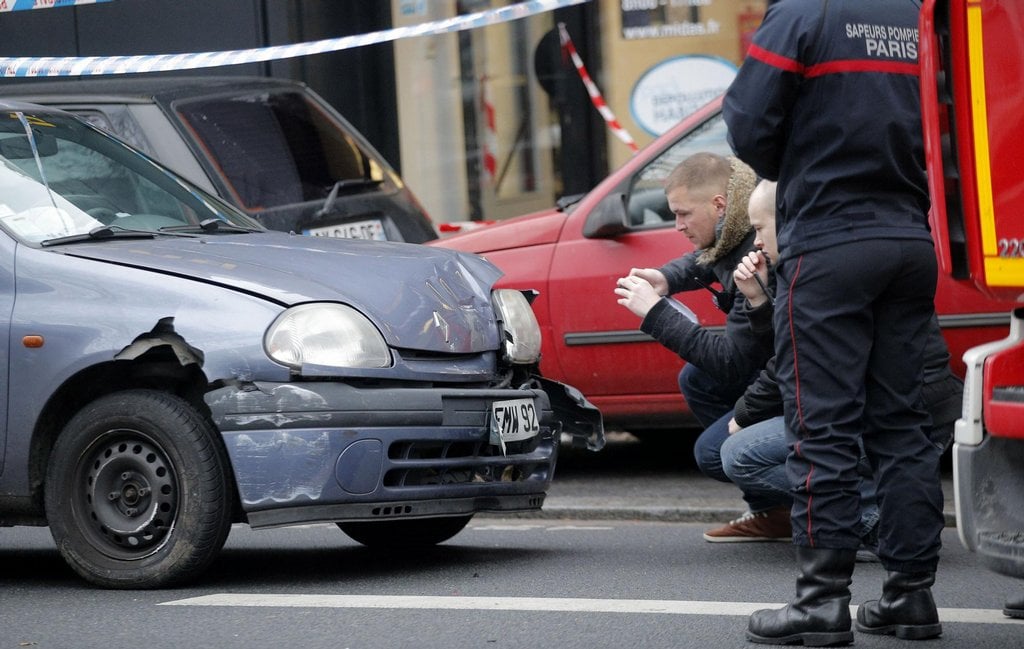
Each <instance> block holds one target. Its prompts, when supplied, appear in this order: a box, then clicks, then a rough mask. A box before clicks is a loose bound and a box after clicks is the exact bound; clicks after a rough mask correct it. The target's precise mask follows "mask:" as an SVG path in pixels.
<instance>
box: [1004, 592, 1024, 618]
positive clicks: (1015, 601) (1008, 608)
mask: <svg viewBox="0 0 1024 649" xmlns="http://www.w3.org/2000/svg"><path fill="white" fill-rule="evenodd" d="M1003 615H1005V616H1006V617H1019V618H1024V593H1022V594H1020V595H1014V596H1011V597H1007V598H1006V605H1004V606H1003Z"/></svg>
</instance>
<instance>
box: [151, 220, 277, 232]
mask: <svg viewBox="0 0 1024 649" xmlns="http://www.w3.org/2000/svg"><path fill="white" fill-rule="evenodd" d="M262 231H263V230H260V229H258V228H246V227H243V226H241V225H235V224H234V223H228V222H227V221H221V220H220V219H206V220H205V221H200V222H199V223H189V224H186V225H165V226H164V227H162V228H160V232H165V233H176V232H192V233H197V234H198V233H202V234H213V233H215V232H228V233H238V232H262Z"/></svg>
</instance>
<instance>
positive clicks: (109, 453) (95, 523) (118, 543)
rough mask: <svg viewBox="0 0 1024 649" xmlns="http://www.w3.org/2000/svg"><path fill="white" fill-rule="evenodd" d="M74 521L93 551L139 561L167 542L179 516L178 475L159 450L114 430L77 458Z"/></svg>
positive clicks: (138, 437) (134, 435)
mask: <svg viewBox="0 0 1024 649" xmlns="http://www.w3.org/2000/svg"><path fill="white" fill-rule="evenodd" d="M81 458H82V461H81V462H80V463H79V465H78V470H77V472H76V476H75V481H74V489H75V496H74V497H73V506H74V511H75V518H76V519H78V520H79V521H80V523H81V528H82V531H83V533H84V534H85V535H86V537H87V538H88V539H89V541H90V543H91V544H92V546H93V547H95V548H96V549H97V550H98V551H100V552H102V553H103V554H105V555H106V556H108V557H110V558H113V559H118V560H133V559H142V558H144V557H147V556H149V555H151V554H153V553H154V552H156V551H158V550H159V549H160V548H161V547H162V546H163V545H164V543H165V542H166V541H167V539H168V537H169V535H170V532H171V530H172V529H173V526H174V520H175V518H176V516H177V513H178V505H179V489H178V483H177V480H176V475H177V472H176V471H175V469H174V465H173V464H172V463H171V461H170V459H169V458H168V457H167V454H166V453H165V452H164V450H163V448H162V447H161V446H160V445H159V444H157V443H156V442H154V441H153V440H152V439H150V438H149V437H147V436H145V435H143V434H142V433H140V432H138V431H135V430H127V429H119V430H113V431H110V432H109V433H107V434H106V435H104V436H103V437H101V438H100V439H98V440H96V441H95V442H94V443H93V444H91V445H90V446H89V448H88V449H87V450H86V451H85V452H84V453H83V454H82V456H81Z"/></svg>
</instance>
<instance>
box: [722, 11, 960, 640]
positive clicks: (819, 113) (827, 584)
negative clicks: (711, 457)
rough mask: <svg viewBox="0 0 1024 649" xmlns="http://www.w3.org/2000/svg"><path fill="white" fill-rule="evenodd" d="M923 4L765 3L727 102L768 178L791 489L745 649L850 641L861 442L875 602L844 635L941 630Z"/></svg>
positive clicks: (914, 635) (739, 136)
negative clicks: (787, 563) (930, 408)
mask: <svg viewBox="0 0 1024 649" xmlns="http://www.w3.org/2000/svg"><path fill="white" fill-rule="evenodd" d="M919 11H920V3H919V2H915V1H913V0H830V1H828V0H781V1H780V2H776V3H773V4H772V5H771V6H770V7H769V9H768V11H767V12H766V14H765V18H764V22H763V23H762V25H761V27H760V28H759V29H758V31H757V32H756V34H755V35H754V38H753V45H752V47H751V48H750V51H749V52H748V55H747V58H746V60H745V61H744V62H743V65H742V66H741V68H740V70H739V72H738V73H737V76H736V78H735V80H734V81H733V83H732V85H731V86H730V88H729V90H728V91H727V93H726V97H725V102H724V105H723V113H724V117H725V120H726V123H727V125H728V128H729V137H730V143H731V145H732V147H733V149H734V150H735V152H736V154H737V156H738V157H739V158H740V159H742V160H743V161H744V162H746V163H747V164H749V165H750V166H751V167H752V168H753V169H754V171H756V172H757V173H758V174H759V175H760V176H763V177H765V178H768V179H773V180H777V181H778V194H777V200H776V207H777V231H778V245H779V264H778V267H777V272H778V276H777V278H776V279H777V282H778V284H777V295H776V307H775V330H776V336H775V341H776V370H777V372H778V378H779V381H780V385H781V388H782V394H783V399H784V412H785V418H786V424H787V426H788V427H789V428H790V432H791V433H792V434H793V436H795V439H796V441H795V442H794V443H793V445H792V449H791V452H790V454H789V458H788V460H787V472H788V475H789V477H790V481H791V486H792V488H793V491H794V504H793V510H792V523H793V542H794V544H795V545H796V546H797V547H796V556H797V563H798V568H799V576H798V578H797V583H796V597H795V599H794V600H792V602H791V603H790V604H788V605H787V606H785V607H784V608H782V609H778V610H771V609H767V610H761V611H756V612H755V613H754V614H753V615H752V616H751V618H750V623H749V628H748V631H747V637H748V639H749V640H751V641H753V642H760V643H770V644H805V645H815V646H824V645H841V644H849V643H850V642H852V641H853V632H852V631H851V619H850V612H849V601H850V591H849V584H850V583H851V579H852V574H853V568H854V560H855V556H856V552H857V548H858V546H859V544H860V539H859V538H858V537H857V534H856V532H855V530H856V527H857V522H858V516H859V498H858V494H857V479H858V474H857V457H858V440H861V439H862V440H863V445H864V449H865V452H866V454H867V457H868V459H869V461H870V463H871V465H872V469H873V471H874V475H875V478H876V480H877V488H878V497H879V504H880V510H881V518H880V521H879V547H878V554H879V557H880V559H881V562H882V564H883V565H884V567H885V568H886V570H887V576H886V578H885V580H884V583H883V586H882V594H881V597H880V599H879V600H873V601H870V602H866V603H864V604H862V605H861V606H860V607H859V609H858V611H857V629H858V630H859V631H862V632H865V633H875V634H894V635H896V636H898V637H901V638H908V639H921V638H929V637H935V636H938V635H939V634H941V633H942V627H941V625H940V624H939V620H938V613H937V611H936V607H935V603H934V600H933V598H932V594H931V589H930V587H931V585H932V584H933V583H934V580H935V570H936V567H937V564H938V551H939V546H940V533H941V531H942V528H943V526H944V518H943V512H942V490H941V485H940V479H939V458H940V452H939V450H938V449H937V448H936V446H935V445H934V444H931V443H930V442H929V441H928V436H927V434H926V430H927V428H928V425H929V415H928V413H927V412H926V411H925V409H924V408H923V407H922V400H921V386H922V365H923V354H924V345H925V341H927V339H928V336H927V335H926V332H927V331H928V326H929V321H930V319H931V318H932V316H933V314H934V302H933V301H934V295H935V283H936V273H937V268H936V260H935V252H934V248H933V244H932V239H931V235H930V232H929V229H928V222H927V213H928V207H929V198H928V187H927V183H926V177H925V162H924V146H923V138H922V132H921V121H920V104H919V89H918V64H917V29H918V14H919Z"/></svg>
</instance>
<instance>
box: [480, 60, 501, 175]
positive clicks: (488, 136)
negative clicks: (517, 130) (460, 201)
mask: <svg viewBox="0 0 1024 649" xmlns="http://www.w3.org/2000/svg"><path fill="white" fill-rule="evenodd" d="M489 85H490V79H489V78H488V77H487V75H483V76H481V77H480V112H481V113H482V114H483V117H484V137H483V159H484V170H485V171H486V172H487V178H488V179H489V180H490V181H491V182H492V183H493V182H494V179H495V178H496V177H497V175H498V157H497V154H498V124H497V121H496V120H495V118H494V102H493V101H491V93H490V88H489Z"/></svg>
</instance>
